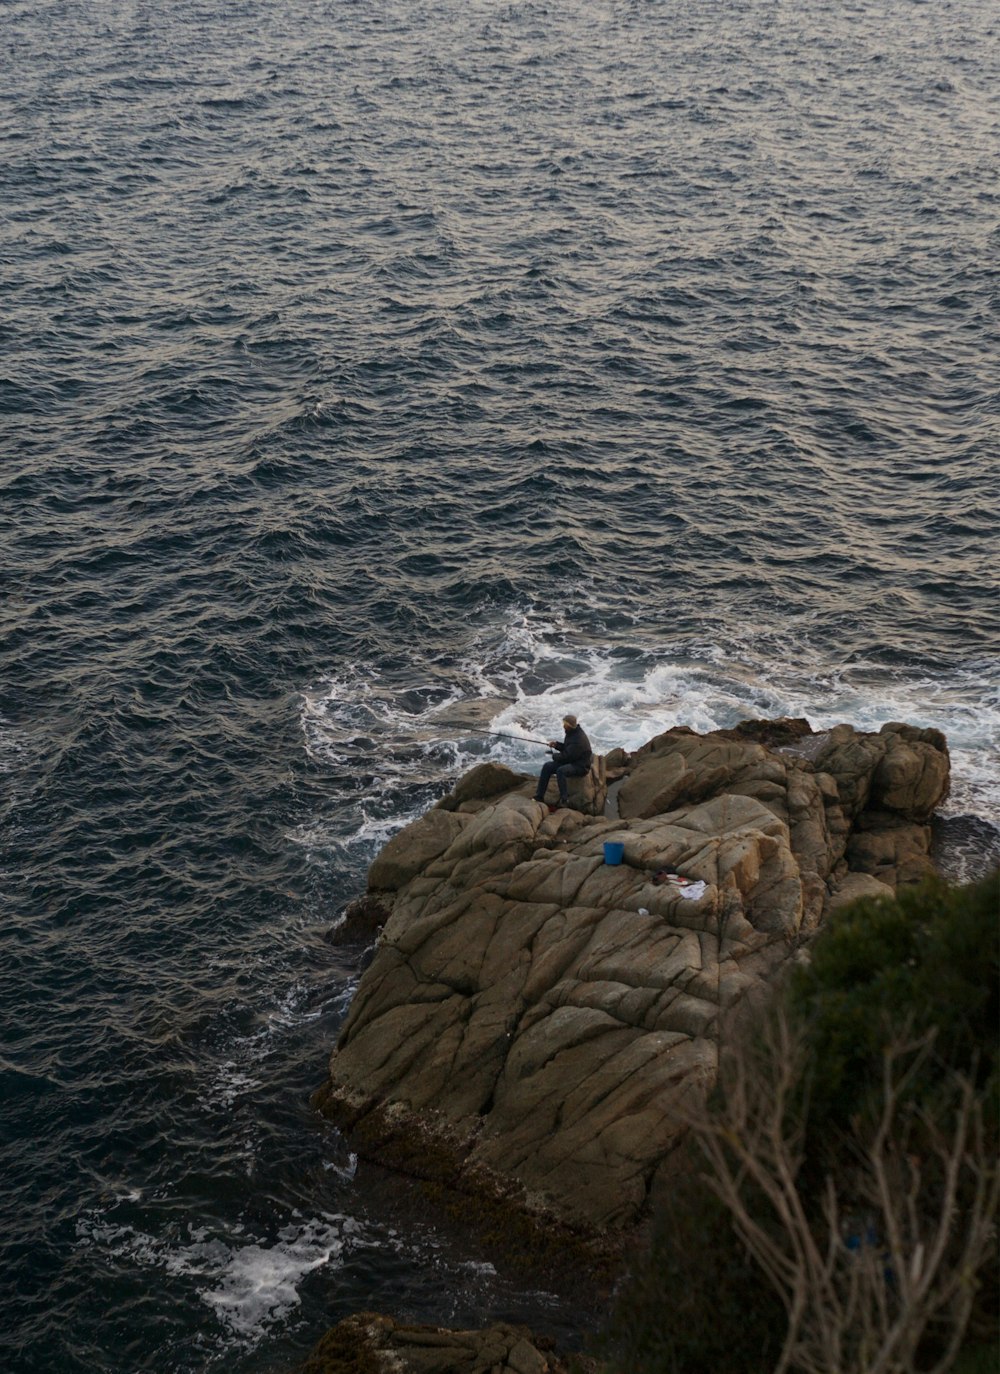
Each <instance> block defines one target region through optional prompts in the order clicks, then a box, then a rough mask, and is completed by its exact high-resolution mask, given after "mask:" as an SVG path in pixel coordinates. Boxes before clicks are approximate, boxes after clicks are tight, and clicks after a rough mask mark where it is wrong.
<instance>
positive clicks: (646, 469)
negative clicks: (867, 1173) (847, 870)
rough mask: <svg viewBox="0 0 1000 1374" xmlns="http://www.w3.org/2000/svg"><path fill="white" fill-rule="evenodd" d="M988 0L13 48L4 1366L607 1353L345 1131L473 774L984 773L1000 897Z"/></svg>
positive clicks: (325, 6)
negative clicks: (857, 743) (637, 765)
mask: <svg viewBox="0 0 1000 1374" xmlns="http://www.w3.org/2000/svg"><path fill="white" fill-rule="evenodd" d="M998 91H1000V12H998V11H997V9H996V7H995V6H994V4H993V3H992V0H955V3H950V4H948V3H942V4H930V3H916V2H915V0H885V3H880V4H878V5H870V4H867V3H837V4H827V3H819V2H818V0H801V3H792V0H784V2H782V0H689V2H688V3H685V4H683V5H680V4H677V3H667V0H617V2H615V3H602V2H601V0H573V2H572V3H570V0H551V2H550V3H544V4H541V3H539V4H530V3H528V4H502V3H493V2H492V0H490V2H487V0H461V3H459V0H426V2H424V3H421V2H420V0H414V2H412V3H403V0H325V2H323V0H281V3H278V2H277V0H261V2H260V3H252V2H251V0H235V3H225V4H223V3H222V0H171V3H170V4H151V3H140V2H139V0H131V2H130V0H116V3H110V0H74V3H43V2H42V0H2V2H0V549H2V572H3V578H4V587H3V598H2V606H0V909H2V919H0V1006H2V1020H0V1285H2V1289H3V1293H2V1299H0V1305H2V1310H3V1314H4V1322H3V1331H2V1333H0V1364H2V1366H3V1368H4V1369H5V1370H9V1371H12V1374H27V1372H28V1371H36V1370H37V1371H42V1370H44V1371H46V1372H47V1374H51V1371H54V1370H57V1371H59V1372H60V1374H112V1372H113V1374H135V1372H136V1371H146V1370H149V1371H157V1374H159V1372H160V1371H163V1374H167V1372H168V1371H170V1372H171V1374H173V1372H174V1371H176V1372H177V1374H181V1372H182V1371H183V1372H185V1374H187V1372H188V1371H214V1370H221V1369H223V1368H225V1369H226V1370H228V1371H232V1372H233V1374H249V1372H250V1371H265V1370H279V1369H285V1368H288V1367H289V1366H290V1364H291V1363H293V1362H294V1360H295V1359H296V1358H299V1357H301V1355H302V1354H303V1353H304V1352H305V1351H306V1350H307V1349H308V1347H309V1346H310V1345H311V1343H312V1342H313V1341H314V1340H315V1339H316V1337H317V1336H318V1335H319V1334H320V1332H321V1331H322V1330H323V1329H324V1328H325V1326H326V1325H327V1324H329V1323H330V1322H332V1321H334V1320H336V1319H338V1318H339V1317H342V1316H344V1315H347V1314H348V1313H349V1312H351V1311H354V1310H357V1309H359V1308H372V1307H374V1308H379V1309H382V1310H385V1311H389V1312H391V1313H393V1314H394V1315H396V1316H398V1317H401V1318H405V1319H411V1320H423V1321H442V1322H451V1323H456V1324H458V1323H462V1324H464V1323H469V1324H472V1323H480V1322H486V1321H489V1320H491V1319H494V1318H500V1317H514V1318H518V1319H523V1320H527V1321H530V1322H531V1323H532V1324H534V1325H535V1326H536V1327H537V1328H540V1329H543V1330H544V1329H548V1330H551V1331H553V1332H554V1333H556V1334H558V1335H559V1336H560V1337H561V1338H564V1339H570V1340H571V1339H572V1338H573V1336H574V1334H577V1333H579V1332H580V1331H582V1330H583V1329H584V1327H585V1326H586V1324H587V1318H586V1316H585V1315H584V1314H581V1313H580V1312H578V1311H577V1310H576V1309H575V1307H574V1301H573V1296H572V1294H569V1295H567V1294H566V1293H563V1292H560V1291H559V1282H558V1276H557V1275H556V1276H553V1280H552V1283H551V1284H550V1285H545V1286H543V1287H538V1286H537V1285H534V1286H533V1285H531V1284H526V1283H525V1282H524V1280H523V1279H522V1278H520V1277H519V1276H518V1275H517V1274H512V1273H507V1272H505V1270H504V1267H503V1265H502V1264H498V1263H495V1262H494V1261H493V1260H492V1259H490V1258H489V1257H487V1256H484V1255H483V1254H482V1253H481V1252H480V1250H479V1249H478V1248H477V1242H476V1240H475V1238H474V1237H472V1236H468V1235H465V1234H464V1233H462V1232H461V1230H456V1229H455V1228H452V1230H451V1231H450V1232H449V1231H448V1230H447V1229H446V1227H445V1225H444V1223H443V1222H439V1221H438V1220H437V1219H436V1218H435V1217H434V1215H433V1214H428V1213H426V1212H420V1211H419V1209H417V1210H415V1211H414V1212H412V1213H410V1212H408V1211H407V1210H406V1208H405V1207H403V1208H402V1210H400V1208H399V1206H398V1205H397V1204H396V1203H388V1202H386V1201H385V1200H384V1199H383V1200H380V1197H379V1195H378V1193H377V1191H372V1190H371V1189H369V1188H367V1187H366V1185H365V1183H364V1180H363V1174H364V1170H363V1169H362V1170H359V1169H358V1168H357V1166H356V1161H355V1160H354V1158H353V1157H352V1155H351V1153H350V1151H349V1149H348V1148H347V1146H346V1145H345V1143H344V1142H343V1141H342V1140H341V1139H340V1138H339V1137H338V1136H337V1134H336V1132H334V1131H333V1130H332V1129H331V1128H329V1127H328V1126H325V1125H324V1124H323V1123H321V1122H320V1121H318V1120H317V1119H316V1117H315V1116H314V1115H313V1114H312V1113H311V1111H310V1109H309V1107H308V1095H309V1092H310V1091H311V1089H312V1088H314V1087H316V1086H317V1085H318V1084H319V1082H320V1081H321V1080H322V1078H323V1076H324V1072H325V1057H326V1053H327V1051H328V1049H329V1047H330V1045H331V1044H332V1042H333V1039H334V1038H335V1035H336V1031H337V1027H338V1025H339V1023H340V1021H341V1019H342V1017H343V1014H344V1010H345V1008H346V1006H347V1004H348V1002H349V1000H350V997H351V994H352V990H353V987H354V986H355V984H356V979H357V976H358V970H357V966H356V963H355V962H352V959H351V958H349V957H348V956H347V955H346V954H345V953H344V952H343V951H338V950H337V949H336V948H334V947H333V946H331V945H330V944H329V943H328V942H327V941H326V940H325V939H324V934H325V932H326V931H327V930H328V928H329V927H330V926H331V925H332V924H333V923H334V921H335V920H336V918H337V915H338V913H339V912H340V911H341V910H342V908H343V905H344V903H345V902H346V901H347V900H348V899H349V898H350V897H351V896H353V895H355V894H356V893H357V892H358V891H359V889H360V888H361V887H362V885H363V882H364V873H365V869H366V865H367V864H368V862H369V861H370V860H371V857H372V856H373V854H374V853H375V851H376V849H377V847H378V846H379V844H380V843H381V842H382V841H383V840H384V839H385V838H386V837H387V836H389V835H390V834H392V833H393V832H394V831H395V830H396V829H397V828H398V827H399V826H400V825H401V824H403V823H404V822H405V821H406V820H407V819H408V818H410V817H411V816H413V815H414V814H416V813H417V812H419V811H420V810H422V809H423V808H425V807H426V806H427V805H428V804H429V803H431V802H432V801H434V800H435V799H436V798H437V797H439V796H440V795H442V794H443V793H444V792H445V791H446V790H448V788H449V786H450V785H451V783H452V782H453V781H454V779H455V778H456V776H457V775H458V774H459V773H460V772H461V771H462V770H464V769H465V768H467V767H468V766H470V765H471V764H473V763H474V762H476V761H478V760H481V759H483V758H485V757H495V758H498V759H502V760H504V761H507V762H509V763H512V764H515V765H517V766H522V767H525V768H526V769H534V768H536V767H537V766H538V765H539V764H540V762H541V761H542V754H541V752H540V751H539V750H538V749H537V748H536V747H535V746H533V745H531V744H529V743H520V742H518V741H517V740H511V739H506V738H499V739H490V738H488V737H486V736H483V735H477V734H475V733H473V731H472V727H478V728H490V727H492V728H493V729H496V730H499V731H504V732H507V733H508V734H511V735H517V736H527V735H536V734H539V733H542V734H543V735H545V736H547V735H548V734H549V733H551V732H552V730H553V728H554V727H555V726H556V725H557V722H558V719H559V717H560V716H561V715H562V714H563V712H564V711H566V710H568V709H571V710H573V711H576V712H577V713H578V714H579V715H580V717H581V719H582V720H583V722H584V723H585V725H586V726H587V728H588V730H589V731H590V733H591V736H592V738H593V739H594V741H595V744H596V745H597V746H598V747H600V748H602V749H603V748H608V747H611V746H613V745H616V744H622V745H625V746H627V747H628V746H633V745H636V744H638V743H640V742H642V741H643V740H645V739H646V738H648V737H649V736H651V735H652V734H654V733H656V732H657V731H659V730H661V729H663V728H665V727H667V726H669V725H671V724H674V723H683V724H687V725H691V726H693V727H695V728H697V729H700V730H702V729H711V728H713V727H717V726H726V725H730V724H733V723H735V722H736V721H738V720H740V719H742V718H745V717H747V716H762V715H773V714H793V715H805V716H807V717H808V718H809V719H810V720H811V721H812V722H813V724H814V725H816V726H817V727H818V726H823V725H828V724H832V723H834V722H836V721H839V720H848V721H851V722H853V723H855V724H856V725H858V726H861V727H864V728H873V729H874V728H877V727H878V726H879V725H880V724H882V723H883V722H885V721H888V720H896V719H902V720H907V721H912V722H915V723H918V724H921V725H929V726H937V727H939V728H941V729H942V730H944V731H945V732H946V733H947V735H948V738H949V740H950V743H951V748H952V759H953V769H954V781H953V788H952V793H951V797H950V799H949V800H948V802H947V805H946V807H945V810H944V812H943V814H942V817H941V818H940V820H939V822H938V825H937V832H936V843H937V847H938V853H939V856H940V859H941V862H942V865H943V867H944V868H945V871H946V872H948V873H949V874H950V875H951V876H952V877H955V878H960V879H961V878H967V877H972V876H976V875H978V874H980V873H982V872H984V871H986V869H987V868H988V867H989V865H990V863H991V862H995V860H996V857H997V854H998V852H1000V778H998V771H997V747H998V734H1000V642H998V623H997V620H998V603H1000V598H998V572H997V569H998V546H997V542H996V532H997V527H998V517H1000V494H998V493H1000V484H998V480H997V479H998V435H1000V403H998V395H1000V307H998V276H997V263H998V261H1000V182H998V165H1000V159H998V152H1000V102H998V100H997V92H998Z"/></svg>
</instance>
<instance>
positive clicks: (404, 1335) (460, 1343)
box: [299, 1312, 567, 1374]
mask: <svg viewBox="0 0 1000 1374" xmlns="http://www.w3.org/2000/svg"><path fill="white" fill-rule="evenodd" d="M566 1369H567V1367H566V1365H565V1364H563V1363H562V1361H561V1360H559V1359H558V1358H557V1357H556V1355H555V1354H553V1352H552V1350H551V1348H550V1347H549V1345H548V1343H547V1342H545V1341H544V1340H541V1339H539V1338H538V1337H533V1336H532V1335H531V1333H530V1332H529V1331H527V1330H526V1329H525V1328H523V1327H518V1326H510V1325H508V1324H507V1323H499V1324H497V1325H496V1326H490V1327H486V1328H484V1329H482V1330H477V1331H450V1330H447V1329H445V1328H443V1327H435V1326H405V1325H403V1324H401V1323H399V1322H395V1321H393V1320H392V1318H391V1317H385V1316H379V1315H377V1314H376V1313H373V1312H362V1313H359V1314H357V1315H356V1316H353V1317H348V1318H347V1319H346V1320H345V1321H342V1322H340V1323H338V1325H337V1326H335V1327H332V1328H331V1330H330V1331H328V1332H327V1333H326V1335H325V1336H324V1337H323V1338H322V1340H321V1341H320V1342H319V1343H318V1344H317V1346H316V1347H315V1349H314V1350H313V1351H312V1353H311V1354H310V1356H309V1358H308V1359H307V1360H306V1361H305V1363H304V1364H303V1365H302V1366H301V1368H300V1370H299V1374H566Z"/></svg>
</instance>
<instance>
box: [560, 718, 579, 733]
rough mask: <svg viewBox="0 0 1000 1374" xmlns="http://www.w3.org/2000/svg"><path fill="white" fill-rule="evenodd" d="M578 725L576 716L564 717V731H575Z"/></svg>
mask: <svg viewBox="0 0 1000 1374" xmlns="http://www.w3.org/2000/svg"><path fill="white" fill-rule="evenodd" d="M576 725H577V720H576V716H563V729H564V730H575V729H576Z"/></svg>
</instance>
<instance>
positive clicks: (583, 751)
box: [554, 725, 594, 776]
mask: <svg viewBox="0 0 1000 1374" xmlns="http://www.w3.org/2000/svg"><path fill="white" fill-rule="evenodd" d="M593 761H594V751H593V749H591V747H590V740H589V739H588V738H587V736H586V734H585V733H584V729H583V726H582V725H574V726H573V728H572V730H567V731H566V738H565V739H564V740H563V742H562V748H561V749H560V750H559V752H558V753H557V754H556V755H554V762H555V764H556V767H558V768H561V767H562V766H563V764H564V763H575V764H577V765H578V766H579V769H580V775H581V776H582V775H583V774H584V773H586V772H587V770H588V769H589V767H590V765H591V764H592V763H593Z"/></svg>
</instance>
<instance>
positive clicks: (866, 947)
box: [789, 873, 1000, 1140]
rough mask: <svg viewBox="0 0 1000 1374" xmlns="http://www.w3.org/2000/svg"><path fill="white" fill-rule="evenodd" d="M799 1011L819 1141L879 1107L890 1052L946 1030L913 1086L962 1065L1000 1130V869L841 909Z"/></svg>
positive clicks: (796, 993)
mask: <svg viewBox="0 0 1000 1374" xmlns="http://www.w3.org/2000/svg"><path fill="white" fill-rule="evenodd" d="M789 1009H790V1012H791V1016H792V1019H793V1021H795V1022H797V1023H798V1024H799V1025H800V1026H801V1028H802V1031H803V1033H804V1035H805V1037H806V1042H807V1047H808V1049H809V1051H810V1071H809V1075H808V1084H807V1085H806V1086H807V1089H808V1104H807V1106H806V1108H805V1109H806V1110H807V1112H808V1118H809V1134H810V1136H811V1137H812V1138H813V1139H814V1140H818V1139H822V1138H828V1137H829V1135H830V1133H831V1132H833V1131H836V1130H843V1129H846V1128H847V1126H848V1125H849V1123H850V1120H851V1117H852V1116H853V1115H854V1114H855V1113H857V1112H859V1111H864V1110H865V1109H866V1108H867V1107H869V1106H870V1105H871V1103H870V1099H871V1094H872V1092H873V1091H876V1092H877V1090H878V1088H879V1084H880V1074H881V1062H882V1051H883V1048H884V1047H885V1045H886V1044H887V1043H888V1041H889V1040H891V1039H892V1038H894V1037H895V1036H897V1035H899V1034H901V1033H904V1032H905V1033H907V1034H909V1035H910V1036H911V1037H912V1038H913V1039H915V1040H916V1039H921V1038H923V1037H924V1036H925V1035H927V1034H928V1033H933V1034H934V1055H933V1058H932V1059H931V1060H929V1061H928V1066H927V1070H926V1071H925V1072H924V1073H923V1074H922V1075H921V1076H920V1077H919V1079H918V1081H916V1082H915V1083H914V1084H913V1091H914V1092H915V1093H924V1094H927V1093H932V1092H933V1091H934V1085H935V1080H936V1081H938V1082H941V1081H943V1078H944V1077H945V1076H946V1075H947V1074H948V1073H949V1072H958V1073H961V1074H963V1075H964V1076H966V1077H968V1078H970V1079H971V1080H972V1081H973V1082H974V1083H975V1084H976V1086H977V1088H978V1089H979V1090H980V1091H981V1092H982V1093H983V1098H984V1101H983V1105H984V1110H985V1114H986V1118H987V1121H988V1122H990V1123H991V1124H992V1125H993V1127H994V1128H995V1127H996V1124H997V1120H998V1086H1000V1075H998V1048H1000V1047H998V1026H1000V873H994V874H992V875H991V876H990V877H988V878H986V879H984V880H983V881H981V882H979V883H975V884H972V885H971V886H968V887H954V888H953V887H949V886H948V885H946V884H945V883H943V882H942V881H940V880H939V879H937V880H931V881H929V882H926V883H923V884H921V885H920V886H919V887H915V888H904V889H902V890H901V891H900V893H899V895H898V896H897V897H896V898H895V899H894V900H889V899H873V898H864V899H862V900H861V901H859V902H856V903H853V904H852V905H851V906H850V907H847V908H846V909H844V910H843V911H842V912H838V913H836V914H835V915H834V916H833V917H832V918H831V920H830V923H829V925H828V926H827V927H826V928H825V929H824V931H823V932H822V934H821V935H820V936H819V938H818V939H817V940H816V942H815V944H814V945H813V948H812V951H811V960H810V963H809V964H808V966H806V967H804V968H802V969H799V970H798V971H797V972H796V974H795V975H794V977H793V978H792V981H791V986H790V989H789Z"/></svg>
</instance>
